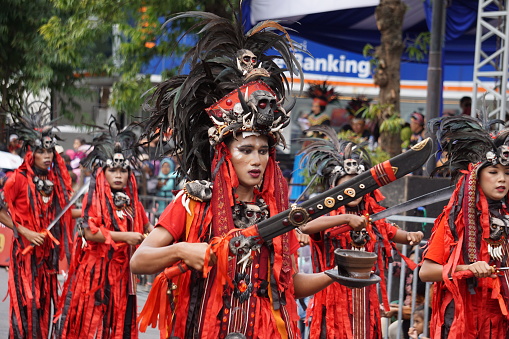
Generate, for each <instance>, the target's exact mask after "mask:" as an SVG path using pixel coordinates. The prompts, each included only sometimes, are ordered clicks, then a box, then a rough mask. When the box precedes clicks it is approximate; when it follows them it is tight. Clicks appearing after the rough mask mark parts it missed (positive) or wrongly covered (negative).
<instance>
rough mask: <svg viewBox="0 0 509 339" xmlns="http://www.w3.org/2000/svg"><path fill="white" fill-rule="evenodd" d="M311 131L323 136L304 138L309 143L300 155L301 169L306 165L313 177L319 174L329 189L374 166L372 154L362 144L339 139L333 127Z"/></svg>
mask: <svg viewBox="0 0 509 339" xmlns="http://www.w3.org/2000/svg"><path fill="white" fill-rule="evenodd" d="M308 131H309V132H313V133H318V134H321V135H323V137H312V138H305V139H302V140H303V141H309V144H308V145H307V146H306V147H304V148H303V150H302V151H301V153H304V154H305V156H304V157H303V158H302V159H301V166H302V165H303V164H304V163H305V164H306V166H307V167H308V170H309V173H310V174H311V175H315V174H317V175H319V176H320V177H321V178H322V180H323V181H324V182H325V184H326V185H328V187H333V186H336V184H337V181H338V180H339V179H340V178H342V177H344V176H345V175H347V174H354V175H355V174H360V173H362V172H364V171H366V170H368V169H369V168H370V167H371V160H370V159H369V154H368V153H367V151H365V149H364V147H363V146H362V145H357V144H356V143H354V142H351V141H347V140H343V139H338V137H337V133H336V131H335V130H334V129H333V128H332V127H330V126H314V127H311V128H310V129H308Z"/></svg>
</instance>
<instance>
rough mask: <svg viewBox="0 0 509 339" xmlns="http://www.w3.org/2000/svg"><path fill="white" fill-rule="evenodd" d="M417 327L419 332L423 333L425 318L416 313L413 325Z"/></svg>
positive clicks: (416, 329)
mask: <svg viewBox="0 0 509 339" xmlns="http://www.w3.org/2000/svg"><path fill="white" fill-rule="evenodd" d="M412 327H413V328H415V331H416V332H417V334H421V333H422V332H423V331H424V319H422V317H421V316H419V315H417V314H414V324H413V326H412Z"/></svg>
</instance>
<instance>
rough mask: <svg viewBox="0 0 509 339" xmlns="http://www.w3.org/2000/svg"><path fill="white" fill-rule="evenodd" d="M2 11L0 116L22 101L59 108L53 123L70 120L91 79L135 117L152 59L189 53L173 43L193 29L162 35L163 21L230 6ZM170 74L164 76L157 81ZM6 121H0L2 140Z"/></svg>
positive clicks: (33, 6)
mask: <svg viewBox="0 0 509 339" xmlns="http://www.w3.org/2000/svg"><path fill="white" fill-rule="evenodd" d="M3 4H4V6H2V10H1V11H0V43H1V46H2V48H0V113H5V112H19V111H20V110H21V109H22V108H23V106H24V105H25V102H26V101H27V98H29V97H31V96H37V97H38V99H42V100H45V101H46V102H47V103H48V104H50V105H51V106H52V108H53V109H54V107H58V110H59V111H58V112H55V113H56V114H55V116H56V115H58V116H61V115H64V116H68V117H70V116H73V113H74V112H76V111H77V110H78V109H79V106H78V105H77V101H75V100H74V99H77V98H80V97H88V96H90V95H91V94H92V93H91V90H90V87H89V86H88V85H87V81H88V80H89V79H90V78H92V77H109V78H112V79H114V80H115V83H114V85H113V89H112V93H111V94H110V95H109V99H110V103H111V104H112V105H113V106H114V107H115V108H117V109H118V110H119V111H121V112H123V113H126V114H129V115H131V114H135V113H138V112H139V111H140V106H141V102H142V100H143V99H142V98H141V95H142V94H143V93H144V92H145V91H147V90H148V89H149V88H150V87H151V84H150V81H149V78H148V76H143V75H140V70H141V69H142V68H143V67H144V66H145V65H146V64H147V63H148V61H149V60H151V59H152V58H154V57H156V56H168V55H170V54H173V55H179V54H181V53H182V51H183V50H185V49H186V47H187V46H185V45H184V44H183V43H182V42H181V41H179V38H180V37H181V35H182V33H183V32H184V31H185V30H187V29H189V28H190V27H191V26H192V23H191V22H190V21H187V22H186V21H182V22H179V24H178V26H173V27H162V23H163V22H164V21H165V19H167V18H168V17H170V16H171V15H172V14H175V13H178V12H182V11H189V10H205V11H210V12H214V13H216V14H218V15H222V16H228V15H231V12H232V7H231V6H230V5H229V3H228V0H205V1H195V0H162V1H157V2H155V1H154V2H149V3H147V2H146V1H141V0H132V1H126V0H115V1H112V0H50V1H41V0H35V1H34V0H6V1H4V2H3ZM116 41H118V46H117V45H115V46H117V47H118V48H117V49H116V50H115V52H116V53H113V51H112V45H113V42H116ZM151 43H155V44H154V46H153V47H152V46H151ZM147 46H148V47H147ZM149 47H151V48H149ZM174 72H175V70H168V71H167V72H166V73H165V74H163V77H165V76H167V75H169V74H174ZM4 119H5V114H1V115H0V133H2V135H0V139H2V140H5V128H4V121H5V120H4Z"/></svg>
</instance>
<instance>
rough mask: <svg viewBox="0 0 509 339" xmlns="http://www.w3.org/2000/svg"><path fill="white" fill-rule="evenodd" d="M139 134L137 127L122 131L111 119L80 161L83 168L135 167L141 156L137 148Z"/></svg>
mask: <svg viewBox="0 0 509 339" xmlns="http://www.w3.org/2000/svg"><path fill="white" fill-rule="evenodd" d="M140 134H141V131H140V129H139V126H135V125H129V126H127V127H126V128H124V129H122V128H121V127H120V124H119V123H118V122H117V120H116V119H115V118H114V117H111V118H110V122H109V124H108V129H107V130H103V131H102V132H101V133H100V134H99V135H98V136H97V137H95V138H94V139H93V140H92V143H91V144H90V152H89V153H88V155H87V156H86V157H85V158H84V159H83V161H82V164H83V166H84V167H86V168H88V169H91V170H94V169H96V168H98V167H112V168H129V166H133V167H136V166H137V163H138V159H139V156H140V154H141V152H140V151H139V149H138V147H137V142H138V138H139V136H140Z"/></svg>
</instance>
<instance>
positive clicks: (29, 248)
mask: <svg viewBox="0 0 509 339" xmlns="http://www.w3.org/2000/svg"><path fill="white" fill-rule="evenodd" d="M34 247H35V245H34V244H30V246H28V247H25V249H24V250H23V251H22V252H21V254H23V255H27V254H28V253H30V252H32V250H33V249H34Z"/></svg>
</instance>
